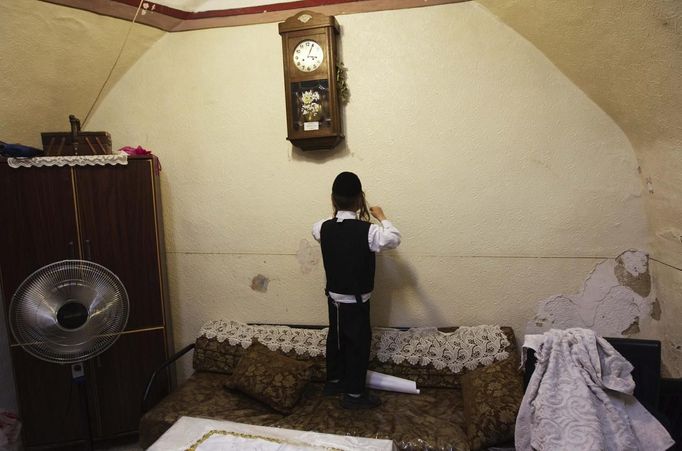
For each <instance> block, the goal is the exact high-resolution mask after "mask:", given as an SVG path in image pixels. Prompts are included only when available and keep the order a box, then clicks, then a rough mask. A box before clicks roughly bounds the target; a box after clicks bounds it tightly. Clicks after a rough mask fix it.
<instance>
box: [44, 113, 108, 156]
mask: <svg viewBox="0 0 682 451" xmlns="http://www.w3.org/2000/svg"><path fill="white" fill-rule="evenodd" d="M69 122H70V123H71V131H70V132H45V133H41V134H40V136H41V137H42V141H43V150H44V151H45V156H48V157H56V156H62V155H108V154H111V135H110V134H109V133H107V132H82V131H81V121H80V120H79V119H78V118H77V117H76V116H74V115H73V114H71V115H69Z"/></svg>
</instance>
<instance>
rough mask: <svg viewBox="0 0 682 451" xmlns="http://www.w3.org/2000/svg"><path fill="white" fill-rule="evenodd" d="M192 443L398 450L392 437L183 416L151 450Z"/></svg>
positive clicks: (285, 449) (173, 450)
mask: <svg viewBox="0 0 682 451" xmlns="http://www.w3.org/2000/svg"><path fill="white" fill-rule="evenodd" d="M192 446H195V448H193V449H195V450H196V451H224V450H259V451H299V450H306V451H310V450H329V449H337V450H342V451H351V450H357V449H362V450H369V451H389V450H390V451H393V450H395V449H396V448H395V446H394V445H393V442H392V441H391V440H379V439H372V438H364V437H350V436H345V435H334V434H321V433H319V432H310V431H296V430H292V429H283V428H276V427H266V426H255V425H251V424H243V423H235V422H233V421H220V420H213V419H208V418H194V417H180V419H178V421H176V422H175V424H173V426H171V428H170V429H168V430H167V431H166V432H165V433H164V434H163V435H162V436H161V437H160V438H159V439H158V440H157V441H156V442H154V444H153V445H152V446H150V447H149V448H148V450H149V451H185V450H187V449H189V448H191V447H192Z"/></svg>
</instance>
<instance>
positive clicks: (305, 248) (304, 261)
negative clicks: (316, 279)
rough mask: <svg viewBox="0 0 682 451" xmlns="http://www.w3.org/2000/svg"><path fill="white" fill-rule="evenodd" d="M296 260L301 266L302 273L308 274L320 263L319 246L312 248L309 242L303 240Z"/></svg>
mask: <svg viewBox="0 0 682 451" xmlns="http://www.w3.org/2000/svg"><path fill="white" fill-rule="evenodd" d="M296 259H297V260H298V263H299V264H300V265H301V272H302V273H303V274H308V273H309V272H310V271H312V270H313V268H314V267H315V266H317V265H318V264H319V263H320V250H319V248H317V246H311V245H310V243H309V242H308V240H306V239H302V240H301V243H300V244H299V245H298V251H297V252H296Z"/></svg>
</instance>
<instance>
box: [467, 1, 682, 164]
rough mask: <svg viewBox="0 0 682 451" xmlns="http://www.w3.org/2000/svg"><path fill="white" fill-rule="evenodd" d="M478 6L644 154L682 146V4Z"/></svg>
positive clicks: (520, 3)
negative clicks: (657, 147)
mask: <svg viewBox="0 0 682 451" xmlns="http://www.w3.org/2000/svg"><path fill="white" fill-rule="evenodd" d="M478 2H479V3H481V4H482V5H484V6H485V7H486V8H488V9H489V10H490V11H492V12H493V13H494V14H495V15H497V16H498V17H499V18H500V20H502V21H503V22H505V23H506V24H507V25H509V26H510V27H512V28H514V29H515V30H516V31H517V32H519V33H520V34H522V35H523V36H524V37H526V38H527V39H528V40H529V41H530V42H532V43H533V44H534V45H535V46H536V47H537V48H538V49H540V50H541V51H542V52H543V53H544V54H545V55H546V56H547V57H548V58H549V59H550V60H551V61H552V62H553V63H554V64H555V65H556V66H557V67H558V68H559V69H560V70H561V71H562V72H564V73H565V74H566V75H567V76H568V77H569V78H570V79H571V80H573V82H574V83H575V84H576V85H577V86H579V87H580V88H581V89H582V90H583V91H584V92H585V93H587V95H588V96H590V97H591V98H592V99H593V100H594V102H595V103H597V104H598V105H599V106H600V107H601V108H602V109H603V110H604V111H606V112H607V113H608V114H609V115H610V116H611V117H612V118H613V119H614V120H615V121H616V122H617V123H618V124H619V125H620V126H621V128H622V129H623V131H624V132H625V133H626V134H627V136H628V137H629V138H630V140H631V141H632V143H633V145H634V146H635V148H637V149H638V150H639V151H643V150H646V148H647V147H648V146H651V145H652V143H653V142H656V141H673V142H675V143H677V144H680V143H682V108H680V105H681V104H682V2H680V1H677V0H572V1H571V0H568V1H567V0H523V1H520V0H478ZM680 150H681V151H682V149H680Z"/></svg>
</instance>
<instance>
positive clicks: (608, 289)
mask: <svg viewBox="0 0 682 451" xmlns="http://www.w3.org/2000/svg"><path fill="white" fill-rule="evenodd" d="M655 300H656V297H655V295H654V293H653V289H652V284H651V275H650V273H649V256H648V255H647V254H646V253H645V252H642V251H637V250H628V251H625V252H623V253H622V254H620V255H619V256H618V257H616V258H615V259H610V260H605V261H603V262H601V263H599V264H597V266H595V268H594V269H593V270H592V272H590V274H588V276H587V278H586V279H585V283H584V285H583V288H582V290H581V291H580V292H579V293H577V294H571V295H565V294H560V295H555V296H552V297H550V298H547V299H545V300H542V301H540V303H539V305H538V310H537V313H536V315H535V317H534V318H533V319H532V320H531V321H529V322H528V324H527V328H526V331H527V333H541V332H544V331H546V330H549V329H553V328H554V329H567V328H570V327H584V328H588V329H593V330H594V331H596V332H597V333H598V334H600V335H603V336H623V335H634V334H636V333H638V332H639V331H640V327H642V326H643V325H644V324H641V321H640V319H644V320H646V319H650V318H652V317H653V316H654V315H655V314H656V313H655V311H654V303H655ZM658 315H659V317H660V306H659V311H658Z"/></svg>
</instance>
